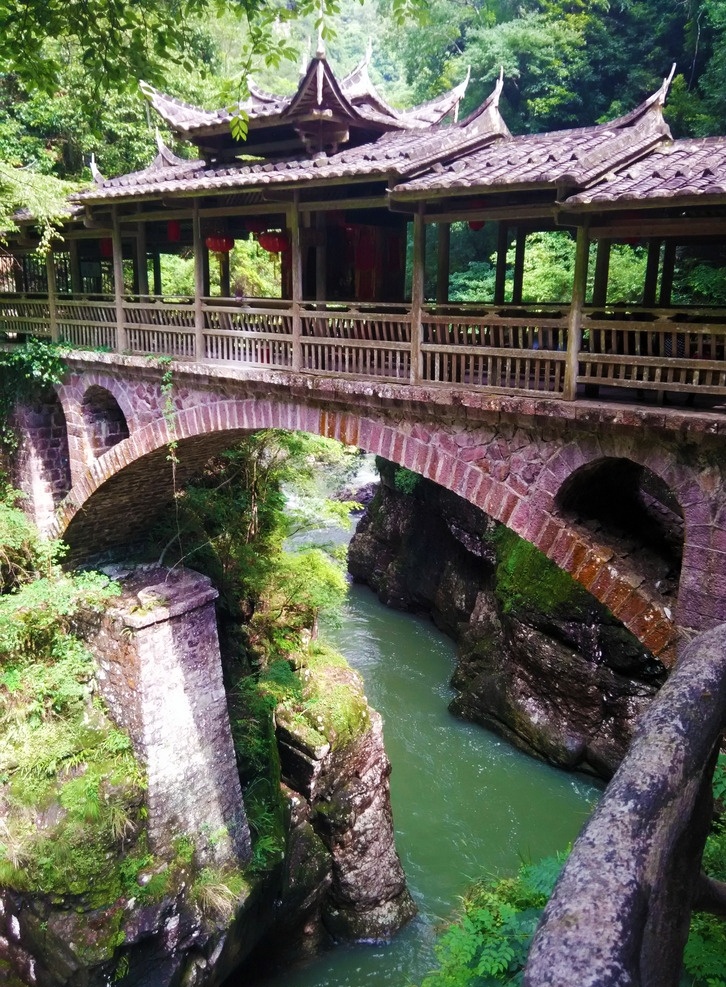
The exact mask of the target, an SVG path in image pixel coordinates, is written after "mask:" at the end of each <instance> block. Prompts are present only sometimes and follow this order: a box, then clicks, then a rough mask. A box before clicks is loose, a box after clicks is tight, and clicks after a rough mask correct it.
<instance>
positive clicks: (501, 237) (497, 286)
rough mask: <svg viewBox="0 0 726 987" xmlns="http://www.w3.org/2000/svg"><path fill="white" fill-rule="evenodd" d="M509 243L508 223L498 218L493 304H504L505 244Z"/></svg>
mask: <svg viewBox="0 0 726 987" xmlns="http://www.w3.org/2000/svg"><path fill="white" fill-rule="evenodd" d="M508 243H509V224H508V223H507V222H506V220H504V219H500V220H499V228H498V230H497V270H496V275H495V278H494V304H495V305H503V304H504V291H505V288H506V285H507V246H508Z"/></svg>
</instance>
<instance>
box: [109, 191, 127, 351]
mask: <svg viewBox="0 0 726 987" xmlns="http://www.w3.org/2000/svg"><path fill="white" fill-rule="evenodd" d="M111 220H112V226H111V243H112V244H113V294H114V301H115V303H116V352H117V353H123V352H124V351H125V350H126V349H127V342H126V313H125V312H124V258H123V245H122V243H121V226H120V224H119V221H118V208H117V206H113V207H112V208H111Z"/></svg>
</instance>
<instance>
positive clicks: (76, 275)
mask: <svg viewBox="0 0 726 987" xmlns="http://www.w3.org/2000/svg"><path fill="white" fill-rule="evenodd" d="M68 250H69V253H70V259H71V291H72V292H73V294H74V295H80V294H82V293H83V278H82V277H81V259H80V256H79V254H78V240H76V239H75V237H74V238H72V239H70V240H69V241H68Z"/></svg>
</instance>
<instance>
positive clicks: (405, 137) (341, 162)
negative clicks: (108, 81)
mask: <svg viewBox="0 0 726 987" xmlns="http://www.w3.org/2000/svg"><path fill="white" fill-rule="evenodd" d="M498 93H499V90H498V89H496V90H495V92H494V93H493V94H492V96H490V97H489V99H488V100H487V101H486V103H485V104H484V108H485V110H486V111H485V112H484V113H483V114H481V115H479V116H477V119H476V120H473V121H472V122H471V123H470V124H468V125H466V126H464V125H456V126H443V125H441V126H433V127H428V128H427V129H426V130H425V131H424V130H420V129H416V130H397V131H390V132H389V133H386V134H383V136H381V137H379V138H378V140H376V141H372V142H370V143H368V144H363V145H360V146H359V147H353V148H346V149H344V150H342V151H338V152H337V153H335V154H331V155H328V154H325V153H323V152H321V153H319V154H316V155H315V156H313V157H310V156H296V157H293V158H286V159H283V160H278V161H267V162H263V161H256V162H242V161H233V162H230V163H228V164H216V165H215V164H212V165H206V163H205V162H204V161H201V160H195V161H187V162H184V163H178V164H173V163H167V162H166V161H165V159H164V158H163V157H157V159H156V160H155V162H154V163H153V164H152V165H151V166H150V167H148V168H145V169H143V170H142V171H136V172H132V173H131V174H129V175H122V176H120V177H119V178H111V179H107V180H106V181H105V182H104V183H103V184H102V185H100V186H98V187H96V188H93V189H89V190H88V191H86V192H80V193H77V194H76V195H75V196H74V197H73V198H74V200H75V201H79V202H87V203H91V202H100V201H104V200H106V199H119V198H123V197H125V198H136V197H139V196H151V195H161V194H173V193H194V192H203V191H213V190H217V189H245V188H257V187H261V186H265V185H271V184H287V185H289V184H297V183H300V182H315V183H317V182H324V181H331V180H335V179H345V178H351V179H354V178H357V179H365V178H369V177H370V178H379V179H384V178H386V177H387V176H389V175H391V174H393V175H398V176H401V175H406V174H411V173H415V172H416V171H420V170H422V169H425V168H428V167H429V166H430V165H431V164H432V163H433V162H434V161H436V160H439V159H441V158H446V157H447V156H449V155H451V154H454V153H462V152H463V151H465V150H467V149H471V148H475V147H480V146H481V145H482V144H485V143H487V142H489V141H491V140H494V139H496V138H497V137H499V136H500V134H501V130H500V129H499V130H498V129H497V128H502V127H503V129H504V132H505V133H508V131H506V127H504V124H503V123H501V118H500V117H499V115H498V111H497V110H496V103H497V99H498ZM176 160H177V161H178V159H176Z"/></svg>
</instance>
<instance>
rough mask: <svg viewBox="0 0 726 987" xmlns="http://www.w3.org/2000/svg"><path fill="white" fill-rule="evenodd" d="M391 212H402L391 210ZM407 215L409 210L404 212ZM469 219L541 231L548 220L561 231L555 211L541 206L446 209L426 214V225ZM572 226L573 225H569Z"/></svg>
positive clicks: (462, 221) (550, 207)
mask: <svg viewBox="0 0 726 987" xmlns="http://www.w3.org/2000/svg"><path fill="white" fill-rule="evenodd" d="M391 211H392V212H402V211H403V210H399V209H395V208H392V209H391ZM405 211H406V212H407V213H408V214H409V215H410V214H411V210H405ZM470 219H483V220H484V221H485V222H497V221H498V220H500V219H509V220H512V221H514V220H520V221H521V222H522V223H525V222H526V221H527V220H532V230H538V229H541V228H542V227H541V224H540V223H539V222H538V220H543V219H549V220H551V221H552V228H553V229H555V228H556V229H561V227H560V226H558V225H557V224H556V223H555V221H554V219H555V211H554V208H553V206H551V205H543V206H488V207H487V208H485V209H447V210H442V211H441V212H429V213H427V214H426V220H425V221H426V222H427V223H468V222H469V220H470ZM570 225H571V226H574V225H575V224H574V223H573V224H570Z"/></svg>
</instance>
